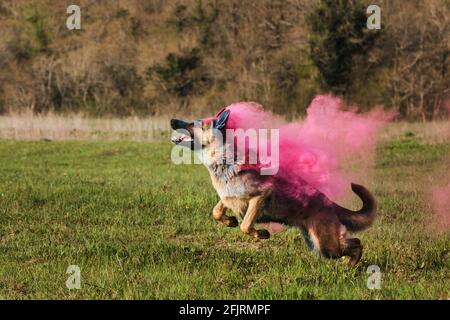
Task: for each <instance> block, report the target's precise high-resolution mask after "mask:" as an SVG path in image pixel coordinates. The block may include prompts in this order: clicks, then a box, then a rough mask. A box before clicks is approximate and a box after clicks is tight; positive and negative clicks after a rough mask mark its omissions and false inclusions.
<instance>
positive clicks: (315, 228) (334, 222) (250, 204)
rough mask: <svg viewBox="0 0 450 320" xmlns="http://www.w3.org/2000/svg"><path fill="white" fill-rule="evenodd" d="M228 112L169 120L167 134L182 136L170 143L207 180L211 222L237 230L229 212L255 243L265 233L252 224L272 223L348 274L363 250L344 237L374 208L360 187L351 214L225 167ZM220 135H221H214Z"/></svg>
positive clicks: (319, 197)
mask: <svg viewBox="0 0 450 320" xmlns="http://www.w3.org/2000/svg"><path fill="white" fill-rule="evenodd" d="M229 114H230V111H229V110H223V111H222V112H221V113H219V114H218V115H217V116H216V117H215V118H211V119H206V120H198V121H196V122H186V121H182V120H177V119H172V120H171V127H172V129H174V130H176V131H178V133H180V132H182V134H181V135H178V136H174V137H172V142H173V143H175V144H176V145H179V146H183V147H186V148H189V149H191V150H193V151H194V152H196V153H198V154H199V158H200V159H201V161H202V163H203V164H204V165H205V166H206V168H207V169H208V171H209V174H210V176H211V181H212V184H213V186H214V188H215V190H216V191H217V193H218V195H219V197H220V200H219V202H218V203H217V204H216V206H215V207H214V209H213V212H212V215H213V217H214V219H215V220H216V221H217V222H219V223H221V224H224V225H226V226H228V227H237V226H238V225H239V223H238V220H237V219H236V217H235V216H229V215H226V211H227V209H230V210H231V211H233V212H234V214H235V215H236V216H238V217H239V218H240V219H241V220H242V221H241V223H240V229H241V231H242V232H243V233H245V234H248V235H250V236H252V237H255V238H258V239H268V238H269V237H270V233H269V232H268V231H267V230H266V229H256V228H255V224H256V223H268V222H275V223H281V224H283V225H286V226H291V227H296V228H298V229H300V230H301V232H302V234H303V236H304V238H305V241H306V243H307V245H308V247H309V248H310V249H311V250H313V251H315V252H317V253H319V254H320V255H322V256H324V257H326V258H332V259H337V258H340V257H346V258H347V263H348V266H349V267H350V268H352V267H354V266H355V265H356V264H357V263H358V261H359V260H360V259H361V256H362V252H363V248H362V245H361V242H360V240H359V239H358V238H352V237H350V235H349V234H348V232H347V231H350V232H357V231H361V230H363V229H365V228H367V227H368V226H370V225H371V224H372V222H373V221H374V219H375V215H376V203H375V199H374V197H373V196H372V194H371V193H370V192H369V191H368V190H367V189H366V188H365V187H363V186H361V185H358V184H355V183H352V184H351V187H352V190H353V192H354V193H356V194H357V195H358V196H359V197H360V198H361V200H362V203H363V206H362V209H361V210H359V211H351V210H349V209H346V208H343V207H341V206H339V205H337V204H336V203H333V202H332V201H331V200H330V199H329V198H327V197H326V196H325V195H324V194H323V193H322V192H320V191H318V190H315V192H313V193H308V194H312V195H310V196H308V201H307V202H306V203H305V202H304V201H299V200H298V198H296V197H292V196H290V195H289V194H288V193H286V192H284V191H283V190H286V188H288V187H289V185H290V181H288V180H287V179H283V178H280V177H277V175H270V176H269V175H261V174H260V172H259V171H258V170H255V169H252V168H251V167H246V166H242V165H240V164H238V163H228V162H227V161H225V160H224V159H225V154H224V151H223V150H224V145H226V143H225V139H224V138H223V137H225V133H226V132H225V128H226V123H227V119H228V117H229ZM215 132H221V135H217V134H215Z"/></svg>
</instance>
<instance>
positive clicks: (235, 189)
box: [212, 177, 248, 199]
mask: <svg viewBox="0 0 450 320" xmlns="http://www.w3.org/2000/svg"><path fill="white" fill-rule="evenodd" d="M212 183H213V186H214V189H216V191H217V193H218V194H219V197H220V198H221V199H223V198H230V197H237V198H241V197H247V196H248V193H247V189H246V187H245V184H244V182H243V181H242V179H240V178H238V177H235V178H233V179H231V180H228V181H223V180H222V181H221V180H219V179H217V178H214V177H213V179H212Z"/></svg>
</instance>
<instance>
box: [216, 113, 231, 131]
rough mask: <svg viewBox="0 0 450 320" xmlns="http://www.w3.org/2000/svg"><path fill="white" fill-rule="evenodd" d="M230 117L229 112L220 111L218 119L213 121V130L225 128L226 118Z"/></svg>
mask: <svg viewBox="0 0 450 320" xmlns="http://www.w3.org/2000/svg"><path fill="white" fill-rule="evenodd" d="M229 115H230V110H224V111H222V112H221V113H220V114H219V116H218V118H217V119H216V120H214V129H217V130H222V129H223V128H225V125H226V124H227V120H228V116H229Z"/></svg>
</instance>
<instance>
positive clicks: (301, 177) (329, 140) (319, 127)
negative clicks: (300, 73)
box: [226, 95, 393, 200]
mask: <svg viewBox="0 0 450 320" xmlns="http://www.w3.org/2000/svg"><path fill="white" fill-rule="evenodd" d="M344 107H346V106H345V105H344V103H343V102H342V100H341V99H339V98H336V97H333V96H330V95H321V96H317V97H316V98H314V100H313V101H312V102H311V104H310V106H309V107H308V109H307V116H306V119H305V120H304V121H303V122H293V123H286V122H285V121H284V120H283V119H282V118H281V117H279V116H275V115H273V114H272V113H270V112H267V111H264V110H263V107H262V106H261V105H259V104H257V103H254V102H240V103H235V104H232V105H230V106H228V107H226V109H228V110H230V116H229V119H228V123H227V129H237V128H241V129H244V130H247V129H250V128H253V129H279V136H280V138H279V160H280V162H279V171H278V173H277V174H276V175H277V176H278V177H280V178H282V179H286V180H287V181H290V182H291V186H290V187H292V185H295V186H297V187H301V192H302V193H306V194H308V188H310V189H311V187H312V188H314V189H317V190H320V191H321V192H323V193H325V194H326V195H327V196H328V197H330V198H331V199H332V200H338V199H340V198H342V197H343V196H344V195H345V194H346V192H347V191H348V190H349V186H350V182H352V181H353V180H355V179H357V177H356V176H355V175H350V174H348V173H346V172H344V167H345V163H346V161H347V160H349V159H351V158H355V157H356V158H358V157H359V158H360V159H361V161H363V162H364V161H370V159H371V157H372V155H373V153H374V151H375V147H376V143H377V137H378V133H379V131H380V129H381V128H382V127H383V126H384V124H386V122H387V121H389V120H390V119H392V117H393V113H390V112H386V111H384V110H382V108H376V109H374V110H373V111H370V112H368V113H357V112H356V109H355V108H353V109H352V108H350V109H349V110H344ZM263 145H264V144H263ZM269 150H270V149H269ZM354 182H358V181H354ZM291 192H300V191H299V190H294V191H291ZM311 192H314V190H312V191H311Z"/></svg>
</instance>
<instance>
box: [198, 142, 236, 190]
mask: <svg viewBox="0 0 450 320" xmlns="http://www.w3.org/2000/svg"><path fill="white" fill-rule="evenodd" d="M211 150H212V149H211ZM211 150H208V149H206V150H202V154H201V155H198V156H199V158H200V161H202V163H203V164H204V165H205V167H206V168H207V169H208V171H209V173H210V174H211V176H212V177H214V178H215V179H217V180H219V181H222V182H227V181H229V180H231V179H232V178H233V177H235V176H236V175H237V174H238V172H239V171H238V167H239V166H238V164H236V162H235V159H234V157H233V159H232V160H233V161H228V162H227V157H226V154H227V152H231V151H232V150H231V147H230V146H229V145H224V146H223V147H222V146H221V147H218V148H214V153H212V152H211Z"/></svg>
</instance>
